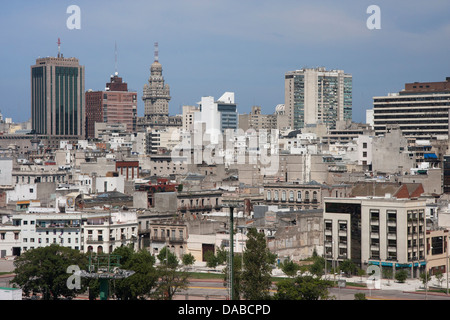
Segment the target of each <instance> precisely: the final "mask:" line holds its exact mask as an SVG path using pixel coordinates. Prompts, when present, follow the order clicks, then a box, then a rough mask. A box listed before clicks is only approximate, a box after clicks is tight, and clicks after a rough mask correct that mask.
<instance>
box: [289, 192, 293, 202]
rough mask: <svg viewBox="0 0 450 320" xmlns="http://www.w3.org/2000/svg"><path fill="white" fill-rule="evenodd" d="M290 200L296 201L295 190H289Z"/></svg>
mask: <svg viewBox="0 0 450 320" xmlns="http://www.w3.org/2000/svg"><path fill="white" fill-rule="evenodd" d="M289 201H294V191H289Z"/></svg>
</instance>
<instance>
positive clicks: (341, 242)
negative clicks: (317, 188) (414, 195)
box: [323, 196, 426, 277]
mask: <svg viewBox="0 0 450 320" xmlns="http://www.w3.org/2000/svg"><path fill="white" fill-rule="evenodd" d="M324 202H325V203H324V214H323V219H324V237H325V243H324V245H325V256H326V259H327V260H328V261H330V262H332V263H333V264H335V263H339V262H341V261H343V260H346V259H351V260H352V261H353V262H354V263H355V264H356V265H357V266H358V267H361V268H363V269H366V268H367V267H368V266H369V265H370V264H372V265H378V266H380V265H381V268H386V267H389V268H392V269H393V270H394V272H395V270H399V269H405V270H407V271H408V273H409V275H410V276H412V277H417V276H418V275H419V274H420V273H421V272H423V271H424V270H425V264H426V242H425V235H426V226H425V209H426V201H422V200H409V199H396V198H390V197H388V196H386V197H385V198H373V197H361V198H347V199H332V198H325V201H324Z"/></svg>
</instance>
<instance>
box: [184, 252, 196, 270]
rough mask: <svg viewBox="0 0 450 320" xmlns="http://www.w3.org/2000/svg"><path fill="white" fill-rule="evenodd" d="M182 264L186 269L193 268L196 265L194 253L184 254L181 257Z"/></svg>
mask: <svg viewBox="0 0 450 320" xmlns="http://www.w3.org/2000/svg"><path fill="white" fill-rule="evenodd" d="M181 262H182V263H183V265H185V266H186V267H189V266H192V265H194V263H195V257H194V256H193V255H192V253H187V254H183V256H182V257H181Z"/></svg>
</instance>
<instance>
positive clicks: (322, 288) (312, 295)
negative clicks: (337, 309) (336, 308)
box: [274, 276, 332, 300]
mask: <svg viewBox="0 0 450 320" xmlns="http://www.w3.org/2000/svg"><path fill="white" fill-rule="evenodd" d="M331 286H332V283H331V281H328V280H322V279H320V278H318V277H314V276H298V277H296V278H294V279H284V280H281V281H279V282H278V283H277V292H276V293H275V294H274V299H275V300H327V299H329V298H330V297H329V292H328V289H329V288H330V287H331Z"/></svg>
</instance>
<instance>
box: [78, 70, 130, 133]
mask: <svg viewBox="0 0 450 320" xmlns="http://www.w3.org/2000/svg"><path fill="white" fill-rule="evenodd" d="M96 122H103V123H109V124H123V125H125V127H126V132H129V133H131V132H136V129H137V92H130V91H128V85H127V83H126V82H123V81H122V78H121V77H119V76H118V73H116V74H115V75H114V76H111V79H110V82H109V83H107V84H106V88H105V90H104V91H91V90H89V91H88V92H86V137H87V138H91V139H92V138H95V137H96V133H95V123H96Z"/></svg>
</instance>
